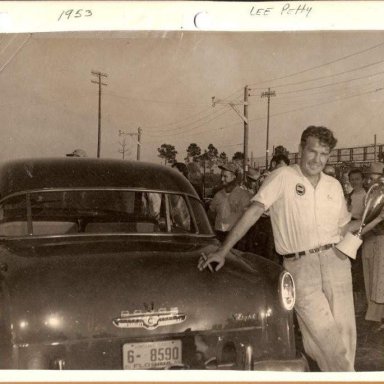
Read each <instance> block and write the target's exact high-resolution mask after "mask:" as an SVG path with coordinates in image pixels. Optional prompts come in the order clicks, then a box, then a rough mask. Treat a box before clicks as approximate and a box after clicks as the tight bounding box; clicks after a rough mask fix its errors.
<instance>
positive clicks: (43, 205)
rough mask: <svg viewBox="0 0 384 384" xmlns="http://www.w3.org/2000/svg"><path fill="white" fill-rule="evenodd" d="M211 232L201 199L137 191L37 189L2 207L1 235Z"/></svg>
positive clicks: (13, 199) (14, 197)
mask: <svg viewBox="0 0 384 384" xmlns="http://www.w3.org/2000/svg"><path fill="white" fill-rule="evenodd" d="M112 233H124V234H131V233H132V234H162V233H164V234H167V233H168V234H169V233H172V234H178V233H179V234H180V233H181V234H204V235H208V234H209V235H210V234H212V230H211V227H210V225H209V223H208V220H207V217H206V214H205V211H204V208H203V205H202V203H201V201H199V200H198V199H196V198H194V197H191V196H187V195H182V194H175V193H165V192H158V191H137V190H134V191H133V190H97V189H94V190H90V189H84V190H60V191H34V192H30V193H24V194H19V195H17V196H12V197H9V198H7V199H4V200H3V201H2V202H1V204H0V236H7V237H15V236H16V237H17V236H39V235H74V234H76V235H78V234H112Z"/></svg>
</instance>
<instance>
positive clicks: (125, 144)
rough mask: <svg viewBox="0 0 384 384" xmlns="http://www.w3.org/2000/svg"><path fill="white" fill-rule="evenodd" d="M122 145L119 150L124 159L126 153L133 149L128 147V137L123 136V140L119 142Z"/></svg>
mask: <svg viewBox="0 0 384 384" xmlns="http://www.w3.org/2000/svg"><path fill="white" fill-rule="evenodd" d="M119 144H120V145H121V149H119V150H118V152H119V153H121V154H122V155H123V160H124V159H125V153H126V152H128V153H130V152H131V151H130V150H129V149H128V148H127V140H126V137H124V138H123V141H122V142H119Z"/></svg>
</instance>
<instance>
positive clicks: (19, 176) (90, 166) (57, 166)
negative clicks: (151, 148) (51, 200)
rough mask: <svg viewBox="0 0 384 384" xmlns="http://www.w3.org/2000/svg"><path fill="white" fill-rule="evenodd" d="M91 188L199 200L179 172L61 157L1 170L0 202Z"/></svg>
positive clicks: (139, 164)
mask: <svg viewBox="0 0 384 384" xmlns="http://www.w3.org/2000/svg"><path fill="white" fill-rule="evenodd" d="M94 187H105V188H140V189H141V188H143V189H150V190H161V191H170V192H182V193H188V194H191V195H194V196H196V197H198V196H197V193H196V191H195V190H194V188H193V187H192V185H191V184H190V183H189V182H188V181H187V179H186V178H185V177H184V176H183V175H182V174H181V173H179V172H178V171H176V170H174V169H172V168H170V167H165V166H162V165H158V164H153V163H146V162H141V161H127V160H113V159H90V158H73V157H72V158H71V157H63V158H44V159H21V160H13V161H9V162H7V163H4V164H2V165H1V166H0V198H4V197H5V196H8V195H10V194H13V193H16V192H21V191H27V190H34V189H52V188H94Z"/></svg>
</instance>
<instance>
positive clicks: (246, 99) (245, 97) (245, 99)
mask: <svg viewBox="0 0 384 384" xmlns="http://www.w3.org/2000/svg"><path fill="white" fill-rule="evenodd" d="M248 96H249V89H248V85H246V86H245V87H244V164H243V168H244V171H243V180H244V181H245V178H246V173H247V171H248V133H249V126H248V121H249V120H248Z"/></svg>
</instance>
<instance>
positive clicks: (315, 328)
mask: <svg viewBox="0 0 384 384" xmlns="http://www.w3.org/2000/svg"><path fill="white" fill-rule="evenodd" d="M336 142H337V140H336V139H335V137H334V136H333V133H332V131H330V130H329V129H328V128H325V127H317V126H309V127H308V128H306V129H305V130H304V131H303V133H302V135H301V140H300V145H299V151H300V163H299V164H294V165H292V166H289V167H281V168H279V169H277V170H275V171H273V172H272V173H271V174H270V175H269V176H268V178H267V179H266V180H265V182H264V183H263V185H262V186H261V188H260V190H259V191H258V193H257V194H256V195H255V196H254V197H253V198H252V200H251V204H250V206H249V208H248V209H247V210H246V211H245V213H244V214H243V216H242V217H241V218H240V219H239V220H238V221H237V223H236V225H235V226H234V227H233V228H232V230H231V232H230V233H229V234H228V236H227V237H226V239H225V241H224V243H223V244H222V245H221V246H220V247H219V249H217V250H216V251H215V252H213V253H211V254H209V255H208V256H207V255H202V256H201V258H200V260H199V264H198V268H199V269H200V270H203V269H204V268H206V267H208V268H210V269H211V270H213V267H215V269H214V270H215V271H218V270H219V269H220V268H222V267H223V265H224V263H225V259H226V257H228V259H231V258H233V257H234V256H233V255H232V254H231V252H230V250H231V248H232V246H233V245H234V244H235V243H236V242H237V241H238V240H239V239H240V238H241V237H242V236H244V234H245V233H246V232H247V231H248V230H249V228H250V227H251V226H252V225H253V224H254V223H255V222H257V220H258V219H259V218H260V217H261V215H262V214H263V212H264V211H265V210H267V209H270V212H271V220H272V227H273V234H274V239H275V246H276V251H277V252H278V253H279V254H280V255H282V257H283V258H284V267H285V269H286V270H287V271H289V272H290V273H291V274H292V275H293V278H294V280H295V285H296V304H295V310H296V313H297V317H298V321H299V325H300V329H301V334H302V336H303V344H304V348H305V351H306V352H307V354H308V355H309V356H310V357H311V358H312V359H314V360H315V361H316V362H317V364H318V366H319V368H320V369H321V370H322V371H353V370H354V361H355V352H356V324H355V312H354V304H353V294H352V279H351V265H350V261H349V259H348V257H347V256H345V255H344V254H342V253H341V252H340V251H338V250H337V249H336V248H335V247H334V245H335V244H336V243H338V242H339V241H340V239H341V235H342V234H343V233H344V232H345V231H347V230H350V231H351V230H357V229H358V227H359V221H358V220H355V221H353V222H351V223H350V219H351V215H350V213H349V212H348V210H347V206H346V202H345V199H344V194H343V190H342V187H341V184H340V183H339V182H338V181H337V180H336V179H334V178H333V177H330V176H328V175H325V174H324V173H323V172H322V170H323V169H324V167H325V165H326V163H327V161H328V158H329V156H330V152H331V150H332V149H333V148H334V147H335V146H336ZM381 220H382V218H381ZM353 223H355V225H353ZM350 224H352V225H350Z"/></svg>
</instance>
